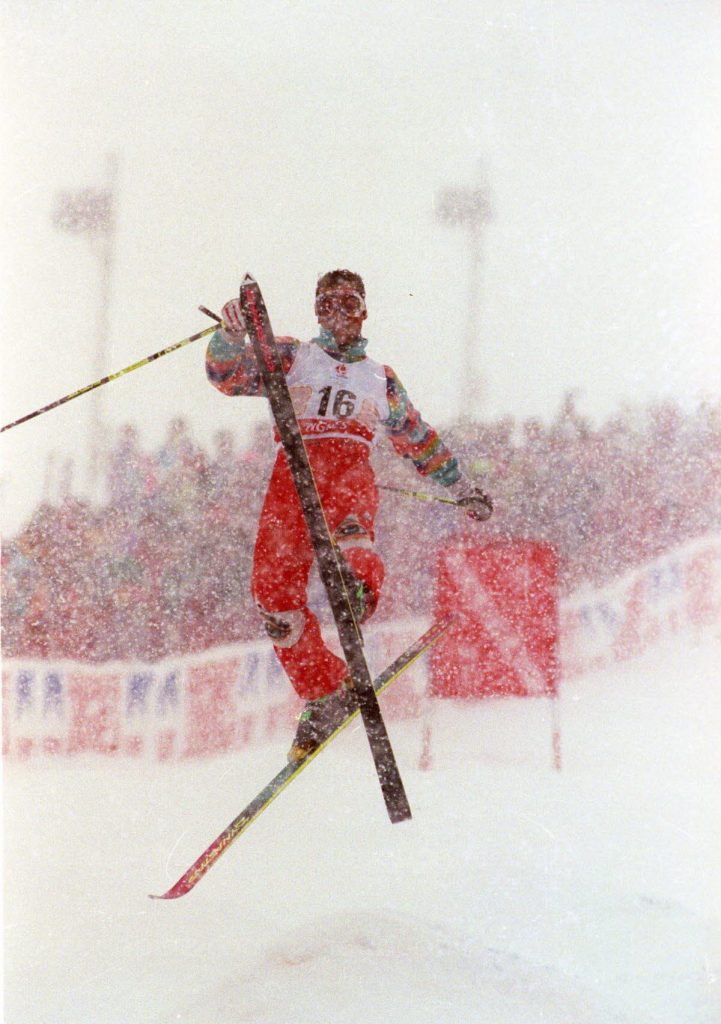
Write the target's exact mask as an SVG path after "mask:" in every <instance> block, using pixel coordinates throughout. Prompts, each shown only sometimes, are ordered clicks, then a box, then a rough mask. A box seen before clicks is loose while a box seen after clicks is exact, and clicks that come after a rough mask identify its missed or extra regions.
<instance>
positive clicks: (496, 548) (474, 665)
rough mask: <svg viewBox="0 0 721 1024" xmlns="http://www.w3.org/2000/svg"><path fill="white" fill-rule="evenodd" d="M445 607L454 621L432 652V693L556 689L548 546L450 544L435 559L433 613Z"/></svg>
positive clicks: (553, 579)
mask: <svg viewBox="0 0 721 1024" xmlns="http://www.w3.org/2000/svg"><path fill="white" fill-rule="evenodd" d="M449 612H455V613H456V614H457V615H458V621H457V623H456V624H454V625H453V626H452V627H451V628H450V630H449V631H448V632H447V633H446V635H445V636H444V637H442V638H441V640H440V641H439V642H438V643H437V644H436V646H435V647H434V648H433V650H432V652H431V693H432V694H433V695H434V696H439V697H486V696H492V695H498V694H509V695H512V694H515V695H518V696H527V695H533V696H535V695H541V694H553V693H555V692H556V689H557V687H558V682H559V656H558V643H559V626H558V620H559V617H558V559H557V556H556V552H555V550H554V548H553V547H552V546H551V545H550V544H545V543H542V542H539V541H528V540H513V541H497V542H493V543H491V544H486V545H483V546H480V545H478V544H475V543H473V542H470V541H464V540H461V541H454V542H452V543H450V544H448V545H447V546H446V547H445V548H444V549H443V550H442V551H441V553H440V555H439V558H438V563H437V572H436V615H437V616H439V617H440V616H443V615H446V614H448V613H449Z"/></svg>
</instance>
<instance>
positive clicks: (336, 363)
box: [206, 332, 459, 700]
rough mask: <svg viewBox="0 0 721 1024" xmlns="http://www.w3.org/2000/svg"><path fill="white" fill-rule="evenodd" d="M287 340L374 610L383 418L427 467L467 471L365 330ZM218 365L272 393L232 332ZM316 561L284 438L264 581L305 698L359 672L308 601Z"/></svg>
mask: <svg viewBox="0 0 721 1024" xmlns="http://www.w3.org/2000/svg"><path fill="white" fill-rule="evenodd" d="M278 344H279V349H280V352H281V358H282V361H283V367H284V370H285V372H286V374H287V377H288V384H289V387H290V391H291V396H292V398H293V404H294V407H295V410H296V415H297V416H298V421H299V424H300V428H301V433H302V434H303V438H304V442H305V446H306V450H307V452H308V458H309V461H310V464H311V468H312V471H313V476H314V478H315V483H316V486H317V488H318V493H319V496H320V501H321V504H322V506H323V511H324V513H325V517H326V521H327V523H328V528H329V531H330V533H331V536H332V537H333V538H334V540H335V542H336V544H337V545H338V548H339V550H340V551H341V553H342V555H343V557H344V558H345V561H346V563H347V564H348V565H349V566H350V568H351V570H352V571H353V573H354V574H355V576H356V578H357V580H358V581H359V583H360V584H362V586H363V590H364V595H365V606H366V614H365V617H367V615H368V614H371V613H372V611H373V609H374V608H375V606H376V604H377V602H378V598H379V595H380V589H381V585H382V583H383V575H384V570H383V563H382V560H381V558H380V556H379V554H378V553H377V552H376V551H375V548H374V541H375V534H374V522H375V516H376V512H377V509H378V489H377V487H376V484H375V479H374V474H373V469H372V466H371V461H370V452H371V446H372V444H373V442H374V438H375V434H376V430H377V428H378V427H379V426H382V427H383V428H384V430H385V432H386V433H387V434H388V436H389V437H390V440H391V442H392V443H393V445H394V447H395V448H396V450H397V451H398V452H399V454H401V455H404V456H407V457H408V458H411V459H412V461H413V462H414V463H415V465H416V468H417V469H418V471H419V472H420V473H422V474H423V475H430V476H432V477H433V478H434V479H435V480H436V481H437V482H439V483H441V484H444V485H446V486H448V485H450V484H453V483H454V482H455V481H456V480H457V479H458V477H459V470H458V466H457V463H456V460H455V459H454V458H453V456H452V455H451V453H450V452H449V451H448V449H447V448H446V447H445V445H444V444H443V443H442V441H441V440H440V438H439V437H438V435H437V434H436V432H435V431H434V430H432V428H430V427H429V426H428V425H427V424H426V423H424V421H423V420H422V419H421V417H420V414H419V413H418V412H417V411H416V410H415V409H414V408H413V406H412V405H411V403H410V401H409V399H408V396H407V394H406V392H405V390H404V388H403V386H402V384H401V383H400V381H399V380H398V378H397V377H396V376H395V374H394V373H393V371H392V370H391V369H390V368H389V367H386V366H382V365H380V364H378V363H375V362H374V361H372V360H369V359H367V358H366V357H365V354H364V350H365V345H366V341H365V339H359V342H358V343H357V344H356V345H355V346H354V348H353V349H352V350H351V351H350V352H346V353H342V354H341V353H340V352H339V351H338V349H337V347H335V346H334V343H333V339H332V335H328V334H326V332H323V333H322V334H321V336H320V337H319V338H316V339H314V340H313V342H311V343H310V344H302V343H301V342H298V341H295V339H288V338H281V339H278ZM206 369H207V373H208V377H209V379H210V381H211V383H213V385H214V386H215V387H217V388H218V389H219V390H221V391H222V392H223V393H224V394H229V395H258V394H262V393H263V390H262V383H261V381H260V376H259V374H258V371H257V366H256V364H255V360H254V358H253V355H252V350H251V349H250V348H249V347H248V346H245V345H240V344H233V343H231V342H229V341H228V340H227V339H226V338H225V337H224V336H223V334H222V333H221V332H218V333H216V334H215V335H214V336H213V338H212V339H211V342H210V345H209V346H208V355H207V357H206ZM276 439H277V438H276ZM313 559H314V551H313V546H312V543H311V539H310V535H309V533H308V528H307V526H306V523H305V519H304V516H303V510H302V508H301V504H300V500H299V498H298V495H297V492H296V489H295V485H294V483H293V478H292V476H291V473H290V469H289V467H288V461H287V458H286V455H285V452H284V451H283V449H282V447H280V448H279V449H278V452H277V455H276V459H275V464H274V466H273V471H272V474H271V478H270V482H269V485H268V490H267V493H266V495H265V500H264V503H263V508H262V512H261V516H260V524H259V529H258V537H257V540H256V546H255V554H254V560H253V576H252V588H253V596H254V598H255V601H256V604H257V607H258V610H259V612H260V614H261V616H262V618H263V620H264V622H265V626H266V630H267V632H268V634H269V636H270V637H271V638H272V640H273V644H274V648H275V651H276V654H277V656H278V658H279V659H280V661H281V663H282V665H283V668H284V669H285V671H286V673H287V675H288V677H289V679H290V681H291V683H292V684H293V687H294V688H295V690H296V692H297V693H298V694H299V696H301V697H303V698H304V699H305V700H314V699H316V698H318V697H321V696H323V695H325V694H327V693H332V692H333V691H334V690H336V689H337V688H338V686H339V685H340V683H341V681H342V680H343V678H344V677H345V676H346V675H347V671H348V670H347V667H346V665H345V662H344V661H343V660H342V659H341V658H339V657H338V656H337V655H336V654H334V653H333V652H332V651H331V650H330V649H329V648H328V647H327V646H326V644H325V643H324V641H323V638H322V636H321V631H320V625H319V622H318V619H317V617H316V615H315V614H314V613H313V612H312V611H311V610H310V609H309V608H308V603H307V587H308V578H309V574H310V570H311V567H312V565H313Z"/></svg>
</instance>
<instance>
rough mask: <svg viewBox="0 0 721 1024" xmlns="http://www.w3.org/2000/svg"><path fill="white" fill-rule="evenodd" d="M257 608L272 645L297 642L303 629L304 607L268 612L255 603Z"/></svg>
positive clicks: (292, 644)
mask: <svg viewBox="0 0 721 1024" xmlns="http://www.w3.org/2000/svg"><path fill="white" fill-rule="evenodd" d="M257 608H258V611H259V612H260V616H261V618H262V620H263V626H264V627H265V631H266V633H267V634H268V636H269V637H270V639H271V640H272V641H273V646H274V647H281V648H286V647H293V646H294V645H295V644H297V643H298V641H299V640H300V638H301V636H302V635H303V630H304V629H305V611H304V609H302V608H296V609H290V610H288V611H278V612H269V611H268V610H267V609H266V608H263V606H262V605H260V604H257Z"/></svg>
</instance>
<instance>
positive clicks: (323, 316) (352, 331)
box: [315, 283, 368, 348]
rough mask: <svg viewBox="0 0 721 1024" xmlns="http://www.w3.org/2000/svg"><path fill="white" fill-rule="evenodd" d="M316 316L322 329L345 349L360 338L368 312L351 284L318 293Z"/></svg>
mask: <svg viewBox="0 0 721 1024" xmlns="http://www.w3.org/2000/svg"><path fill="white" fill-rule="evenodd" d="M315 315H316V316H317V317H318V323H319V324H320V325H321V327H322V328H323V329H324V330H326V331H330V332H331V334H332V335H333V337H334V338H335V340H336V343H337V344H338V345H339V346H340V347H341V348H344V347H345V346H346V345H352V344H353V342H354V341H357V340H358V338H360V335H361V330H362V328H363V321H364V320H365V318H366V317H367V316H368V311H367V310H366V304H365V299H364V298H363V296H362V295H361V294H360V292H359V291H357V289H355V288H354V287H353V285H351V284H343V283H341V284H337V285H334V287H332V288H324V289H322V290H321V291H320V292H319V293H318V295H317V296H316V300H315Z"/></svg>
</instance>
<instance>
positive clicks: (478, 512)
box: [448, 477, 493, 523]
mask: <svg viewBox="0 0 721 1024" xmlns="http://www.w3.org/2000/svg"><path fill="white" fill-rule="evenodd" d="M448 490H449V491H450V492H451V494H452V495H453V497H454V498H455V499H456V502H457V503H458V507H459V508H462V509H463V510H464V511H465V513H466V515H467V516H468V518H469V519H473V520H474V522H476V523H485V521H486V520H487V519H490V518H491V514H492V512H493V502H492V501H491V499H490V498H489V497H488V495H487V494H486V493H485V492H484V491H482V490H481V488H480V487H477V486H476V485H475V484H474V483H472V482H471V481H470V480H469V479H468V477H461V479H460V480H457V481H456V483H454V484H451V486H450V487H449V488H448Z"/></svg>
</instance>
